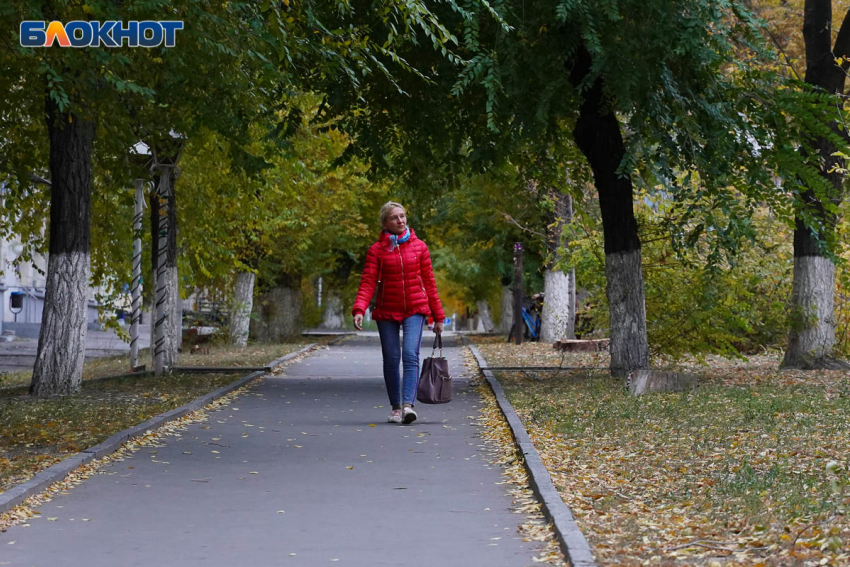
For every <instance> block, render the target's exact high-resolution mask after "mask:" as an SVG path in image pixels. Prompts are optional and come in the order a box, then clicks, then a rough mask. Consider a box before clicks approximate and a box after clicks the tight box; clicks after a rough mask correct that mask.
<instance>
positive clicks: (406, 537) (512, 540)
mask: <svg viewBox="0 0 850 567" xmlns="http://www.w3.org/2000/svg"><path fill="white" fill-rule="evenodd" d="M432 337H433V335H432ZM430 340H431V339H429V337H427V336H426V337H425V339H424V340H423V349H422V350H423V352H422V354H423V356H425V355H427V354H430V348H427V349H426V348H425V346H426V345H429V344H430ZM455 344H456V343H455ZM445 354H446V356H447V358H449V361H450V364H451V368H452V374H453V375H455V376H459V375H461V373H462V372H463V367H462V363H461V359H460V348H459V347H457V346H453V347H451V348H447V349H446V350H445ZM380 368H381V355H380V348H379V343H378V340H377V339H376V338H374V337H357V338H354V339H348V340H347V341H346V342H345V343H343V344H342V345H340V346H336V347H331V348H330V349H325V350H321V351H319V352H318V353H316V354H314V355H312V356H310V357H308V358H305V359H304V360H302V361H301V362H299V363H296V364H294V365H291V366H289V367H287V369H286V374H285V375H280V376H277V377H270V378H266V379H264V380H262V381H260V382H259V383H257V384H256V385H255V386H253V387H252V388H251V391H250V392H249V393H247V394H244V395H242V396H241V397H240V398H238V399H237V400H236V401H235V402H234V403H232V404H231V405H230V406H227V407H225V408H223V409H222V410H219V411H216V412H213V413H212V414H211V416H210V420H209V422H208V423H199V424H194V425H191V426H189V428H188V430H187V431H185V432H184V433H183V435H182V436H181V437H179V438H174V437H169V438H167V439H168V440H167V441H166V443H165V444H166V446H165V447H158V448H150V449H143V450H142V451H139V452H138V453H136V454H135V455H134V456H133V457H132V458H130V459H127V460H125V461H122V462H116V463H113V464H112V465H108V466H107V467H105V468H104V472H105V474H101V475H96V476H94V477H92V478H90V479H89V480H87V481H86V482H85V483H84V484H82V485H80V486H78V487H76V488H74V489H73V490H72V491H71V492H70V493H69V494H67V495H60V496H58V497H57V498H55V499H54V500H53V501H52V502H50V503H47V504H45V505H44V506H42V507H41V509H40V511H41V518H40V519H33V520H31V521H30V524H31V526H30V527H23V526H15V527H12V528H10V529H9V530H8V531H7V532H6V533H4V534H0V565H10V566H14V567H18V566H20V567H53V566H60V565H61V566H62V567H75V566H86V567H98V566H104V567H107V566H108V567H114V566H116V565H121V566H122V567H124V566H136V565H138V566H149V567H154V566H156V567H160V566H162V567H167V566H175V567H177V566H180V567H188V566H193V565H203V566H228V567H233V566H247V567H261V566H273V565H274V566H276V565H285V566H290V565H292V566H304V567H306V566H310V567H314V566H317V565H330V564H336V563H338V564H340V565H349V566H358V567H360V566H362V567H372V566H379V565H393V566H398V565H406V566H409V567H430V566H434V567H437V566H439V567H453V566H478V565H486V566H488V567H525V566H529V565H533V561H532V557H533V556H534V555H535V554H536V552H537V551H538V548H537V547H536V544H533V543H527V542H523V541H522V539H521V538H520V536H519V534H518V532H517V527H518V524H519V523H520V522H521V521H522V518H523V516H522V515H520V514H514V513H512V512H511V511H510V509H509V508H510V504H511V500H510V497H509V496H508V494H507V492H506V489H505V486H504V485H499V484H497V483H499V482H501V480H502V477H501V470H500V469H499V468H498V467H496V466H491V465H489V464H488V463H487V461H486V460H485V459H484V455H483V454H482V452H483V448H482V447H481V446H480V440H479V439H478V426H477V425H475V424H474V423H473V420H472V419H471V417H472V416H476V415H477V405H478V403H479V398H478V396H477V394H476V393H475V392H474V391H473V390H470V389H469V388H468V385H467V383H466V381H465V379H458V380H457V381H456V386H455V389H456V393H455V400H454V401H453V402H452V403H450V404H447V405H442V406H422V405H420V406H419V407H418V409H419V411H420V415H421V418H420V420H418V421H417V422H415V423H414V424H413V425H411V426H401V425H396V424H388V423H386V422H385V419H386V416H387V414H388V412H389V407H388V403H387V400H386V394H385V390H384V385H383V380H382V379H381V378H379V376H380ZM372 424H374V426H373V425H372ZM47 518H55V520H53V521H49V520H48V519H47ZM72 519H73V520H72ZM13 541H14V542H15V543H14V544H11V543H10V542H13Z"/></svg>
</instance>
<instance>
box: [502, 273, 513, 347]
mask: <svg viewBox="0 0 850 567" xmlns="http://www.w3.org/2000/svg"><path fill="white" fill-rule="evenodd" d="M513 324H514V292H513V291H511V286H509V285H503V286H502V317H501V319H499V332H500V333H502V334H505V335H507V334H508V333H510V332H511V327H512V326H513Z"/></svg>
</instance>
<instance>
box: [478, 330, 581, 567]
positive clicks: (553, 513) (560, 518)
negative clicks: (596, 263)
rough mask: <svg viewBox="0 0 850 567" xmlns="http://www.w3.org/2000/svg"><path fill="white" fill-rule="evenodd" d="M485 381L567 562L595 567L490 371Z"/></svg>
mask: <svg viewBox="0 0 850 567" xmlns="http://www.w3.org/2000/svg"><path fill="white" fill-rule="evenodd" d="M464 343H467V344H468V341H467V340H466V337H464ZM469 350H470V351H471V352H472V355H473V356H474V357H475V360H476V362H477V363H478V366H479V367H483V366H486V361H485V360H484V359H483V357H482V356H481V354H480V353H479V352H478V349H477V348H475V347H474V346H472V345H469ZM484 377H485V379H486V380H487V382H488V383H489V384H490V387H491V388H492V390H493V394H494V395H495V398H496V400H497V402H498V404H499V408H500V409H501V411H502V413H503V414H504V416H505V419H506V420H507V422H508V424H509V425H510V429H511V432H512V434H513V439H514V441H515V442H516V445H517V446H518V448H519V450H520V452H522V454H523V462H524V465H525V468H526V470H527V471H528V474H529V480H530V484H531V487H532V489H533V491H534V494H535V495H536V496H537V498H538V499H539V500H540V501H541V503H542V504H543V512H544V514H545V515H546V517H547V518H549V519H550V520H551V521H552V524H553V526H554V530H555V533H556V534H557V536H558V539H559V542H560V545H561V549H562V550H563V552H564V555H565V556H566V557H568V558H569V561H570V564H571V565H573V566H574V567H595V565H596V562H595V561H594V557H593V552H592V551H591V549H590V544H588V542H587V539H586V538H585V537H584V534H582V532H581V530H580V529H579V527H578V525H576V522H575V519H574V517H573V514H572V511H571V510H570V508H569V506H567V504H566V503H565V502H564V501H563V499H562V498H561V496H560V494H559V493H558V491H557V489H556V488H555V486H554V484H553V483H552V479H551V477H550V476H549V471H548V470H547V469H546V467H545V466H544V465H543V463H542V461H541V460H540V456H539V455H538V454H537V450H536V449H535V448H534V444H533V443H532V441H531V438H530V437H529V435H528V432H526V431H525V427H523V424H522V422H521V421H520V419H519V416H517V414H516V412H515V411H514V409H513V406H511V403H510V402H509V401H508V399H507V397H505V394H504V392H503V391H502V387H501V385H500V384H499V382H498V380H496V377H495V376H494V375H493V373H492V372H490V371H484Z"/></svg>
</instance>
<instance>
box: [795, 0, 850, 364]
mask: <svg viewBox="0 0 850 567" xmlns="http://www.w3.org/2000/svg"><path fill="white" fill-rule="evenodd" d="M832 18H833V16H832V2H831V0H806V3H805V10H804V22H803V38H804V40H805V47H806V75H805V82H806V84H807V85H810V88H811V89H812V90H813V91H815V92H823V93H827V94H829V95H836V97H835V104H836V106H842V107H843V98H842V97H843V95H844V89H845V82H846V81H845V77H846V74H847V69H848V68H850V64H848V62H847V59H848V58H850V10H848V11H847V12H846V13H845V15H844V20H843V22H842V24H841V28H840V29H839V30H838V34H837V36H836V37H835V40H834V43H833V31H832ZM828 126H829V130H828V131H829V133H830V134H831V135H826V134H822V135H820V136H816V137H814V138H813V139H812V140H811V141H810V151H809V152H807V153H809V154H810V155H811V157H812V158H813V159H814V160H815V161H816V163H817V164H818V168H819V170H820V171H819V173H820V175H821V177H822V179H823V182H822V183H817V184H814V183H811V182H810V183H808V184H807V186H806V187H805V188H804V190H803V191H802V194H801V195H800V202H799V203H798V210H797V214H796V218H795V229H794V283H793V291H792V294H791V306H792V320H791V329H790V333H789V336H788V348H787V350H786V351H785V357H784V359H783V361H782V366H783V367H785V368H801V369H817V368H850V365H848V364H847V363H845V362H842V361H839V360H837V359H836V358H835V355H834V352H833V349H834V347H835V310H834V297H835V262H834V256H833V255H832V251H833V250H834V240H835V237H836V234H835V229H836V221H837V209H838V206H839V204H840V203H841V200H842V198H843V195H844V187H843V182H844V177H845V175H844V173H843V172H844V170H845V167H846V164H845V159H844V157H843V156H842V155H840V154H839V153H838V152H839V148H840V146H841V143H840V141H841V139H842V138H843V139H846V137H847V131H846V126H845V125H843V124H842V123H840V122H838V121H833V122H831V123H830V124H829V125H828ZM836 138H838V140H836Z"/></svg>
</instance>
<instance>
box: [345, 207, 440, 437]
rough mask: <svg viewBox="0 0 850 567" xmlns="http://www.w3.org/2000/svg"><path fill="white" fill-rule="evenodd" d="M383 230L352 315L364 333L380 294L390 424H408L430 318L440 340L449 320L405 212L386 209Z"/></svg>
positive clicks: (368, 257) (425, 249) (372, 248)
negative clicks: (371, 304)
mask: <svg viewBox="0 0 850 567" xmlns="http://www.w3.org/2000/svg"><path fill="white" fill-rule="evenodd" d="M381 225H382V226H383V230H382V231H381V235H380V237H378V241H377V242H375V243H374V244H372V246H370V247H369V251H368V252H367V253H366V264H365V265H364V266H363V275H362V276H361V278H360V288H359V289H358V290H357V297H356V298H355V300H354V307H353V308H352V309H351V312H352V314H353V315H354V326H355V328H357V330H358V331H362V330H363V314H364V313H365V312H366V307H367V306H368V305H369V302H370V301H371V299H372V296H373V294H375V292H376V290H377V301H376V306H375V311H374V312H373V313H372V319H374V320H375V322H376V323H377V324H378V334H379V335H380V336H381V351H382V353H383V356H384V381H385V382H386V385H387V395H388V396H389V398H390V404H392V413H391V414H390V416H389V417H388V418H387V421H388V422H390V423H404V424H410V423H413V422H414V421H416V417H417V415H416V411H414V409H413V406H414V404H415V401H416V385H417V381H418V380H419V345H420V343H421V342H422V327H424V326H425V320H426V319H427V317H428V316H429V315H430V316H431V317H433V318H434V332H435V333H437V334H441V333H442V332H443V319H445V314H444V313H443V307H442V305H440V296H439V295H438V294H437V283H436V281H434V270H433V269H432V268H431V254H430V253H429V252H428V247H427V246H426V245H425V243H424V242H423V241H421V240H419V239H418V238H416V234H414V232H413V230H412V229H411V228H410V227H409V226H407V215H406V213H405V210H404V207H402V206H401V205H400V204H398V203H395V202H393V201H390V202H388V203H386V204H385V205H384V206H383V207H381ZM400 330H401V331H402V340H401V342H400V341H399V331H400ZM399 363H401V365H402V373H401V375H400V374H399Z"/></svg>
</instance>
